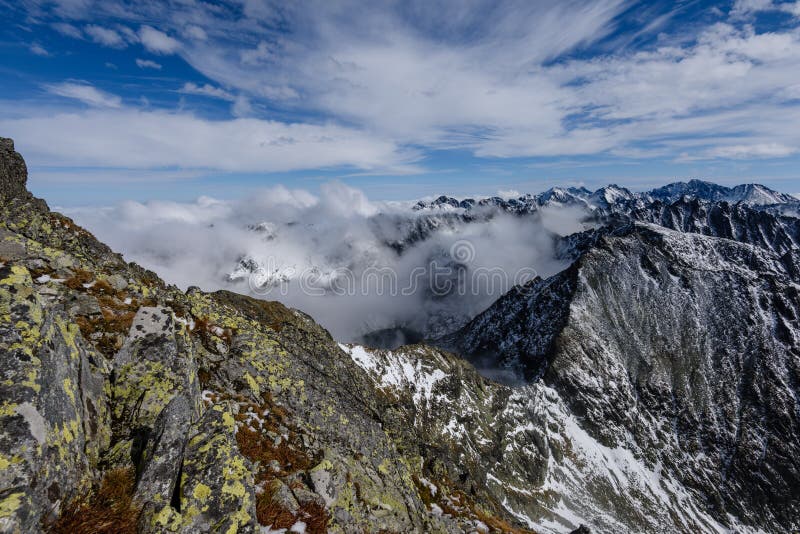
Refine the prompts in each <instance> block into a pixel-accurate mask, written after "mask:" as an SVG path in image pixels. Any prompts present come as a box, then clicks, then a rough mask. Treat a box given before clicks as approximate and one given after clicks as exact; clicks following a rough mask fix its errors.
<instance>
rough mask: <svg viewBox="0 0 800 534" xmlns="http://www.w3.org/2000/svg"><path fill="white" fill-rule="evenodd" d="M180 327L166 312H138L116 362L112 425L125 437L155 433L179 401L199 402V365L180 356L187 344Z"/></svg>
mask: <svg viewBox="0 0 800 534" xmlns="http://www.w3.org/2000/svg"><path fill="white" fill-rule="evenodd" d="M179 326H180V327H179ZM179 326H176V322H175V318H174V316H173V311H172V310H171V309H169V308H166V307H159V306H153V307H145V306H143V307H141V308H139V309H138V311H137V312H136V315H135V317H134V318H133V323H132V325H131V327H130V332H129V334H128V337H127V339H126V341H125V343H124V345H123V347H122V348H121V349H120V351H119V352H118V353H117V354H116V356H114V384H113V392H112V394H113V396H114V401H115V402H114V424H115V429H116V430H117V432H118V433H120V435H121V436H122V435H123V433H124V432H125V431H126V430H130V431H132V432H133V433H136V432H138V431H139V430H140V429H149V428H152V427H153V424H154V423H155V420H156V417H158V415H159V414H160V413H161V411H162V410H163V409H164V408H165V407H166V406H167V404H168V403H169V402H170V400H172V398H173V397H175V395H178V394H183V395H185V396H186V397H187V398H190V399H197V398H198V397H199V386H198V383H197V378H196V377H197V370H196V363H195V361H194V359H193V358H192V357H191V353H189V352H183V353H181V349H182V348H183V347H185V346H186V344H187V343H188V341H187V340H186V336H187V333H186V329H185V328H184V327H183V325H182V324H181V325H179ZM129 434H130V433H129ZM127 437H131V438H132V437H133V435H132V434H131V435H129V436H127Z"/></svg>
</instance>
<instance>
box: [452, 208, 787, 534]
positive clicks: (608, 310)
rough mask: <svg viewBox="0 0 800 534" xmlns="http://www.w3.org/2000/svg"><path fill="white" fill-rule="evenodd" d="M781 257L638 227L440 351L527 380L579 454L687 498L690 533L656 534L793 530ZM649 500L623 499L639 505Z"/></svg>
mask: <svg viewBox="0 0 800 534" xmlns="http://www.w3.org/2000/svg"><path fill="white" fill-rule="evenodd" d="M793 257H794V256H792V255H786V254H784V255H783V256H779V255H778V254H777V253H775V252H773V251H772V250H769V249H768V248H763V247H761V246H755V245H749V244H744V243H739V242H736V241H733V240H728V239H720V238H715V237H708V236H703V235H698V234H688V233H680V232H676V231H672V230H668V229H665V228H663V227H661V226H657V225H653V224H640V223H637V224H635V225H629V226H628V227H627V228H625V229H620V230H618V231H617V232H616V233H610V234H607V235H604V236H602V237H600V238H599V239H598V241H597V243H596V244H595V245H594V246H591V247H590V248H589V250H588V251H586V252H585V253H584V254H583V255H581V256H580V258H579V259H578V260H577V261H576V262H575V263H574V264H573V266H572V267H570V268H569V269H567V270H566V271H564V272H562V273H559V274H558V275H556V276H554V277H551V278H550V279H547V280H542V281H538V282H536V283H535V284H532V285H531V287H530V288H528V289H529V291H527V292H517V293H516V294H514V293H509V294H508V295H506V296H505V297H503V298H502V299H500V300H499V301H498V302H497V303H496V304H495V305H493V306H491V307H490V308H489V309H488V310H486V311H485V312H484V313H482V314H481V315H479V316H478V317H477V318H476V319H474V320H473V321H471V322H470V323H469V324H468V325H467V326H466V327H464V328H463V329H462V330H460V331H459V332H457V333H456V334H455V335H452V336H449V337H447V338H444V339H442V340H441V342H442V343H443V344H446V345H448V346H451V347H454V348H455V349H456V350H457V351H458V352H460V353H461V354H463V355H466V356H470V357H472V358H473V359H474V360H475V361H476V362H478V363H479V364H480V365H489V364H490V363H489V362H487V358H492V357H493V358H494V359H495V360H494V364H495V365H497V366H501V367H505V368H509V369H513V370H517V371H519V372H520V373H521V374H522V375H523V376H524V377H525V378H526V379H528V380H534V381H536V380H537V378H538V377H541V379H539V380H538V381H537V382H536V383H537V384H541V385H542V386H547V387H549V388H552V390H553V391H555V392H556V393H557V394H558V396H559V397H560V398H561V399H563V400H564V402H565V404H566V406H567V407H568V408H567V410H568V411H567V412H566V413H567V414H570V417H574V421H575V424H576V425H577V428H579V429H580V432H585V435H586V436H590V437H591V439H593V440H595V441H597V442H598V443H600V444H602V445H603V447H604V448H603V447H600V448H597V447H591V448H592V449H594V451H595V454H596V455H600V456H598V458H600V460H602V459H603V458H604V457H606V456H608V455H607V454H606V453H605V452H603V451H606V452H607V451H609V450H617V449H620V448H621V449H622V450H621V451H619V454H620V455H623V456H624V457H626V458H627V457H628V456H627V455H628V454H631V455H633V457H635V458H637V459H638V460H637V461H639V462H640V464H641V466H643V467H642V469H645V471H642V473H643V474H642V475H641V477H640V478H644V479H645V482H646V483H647V484H650V485H652V484H654V483H656V482H653V481H659V480H660V481H661V482H658V487H660V488H661V489H662V490H664V488H667V489H669V488H671V489H672V490H674V491H675V492H678V493H680V494H681V495H684V497H686V498H687V499H691V500H692V503H693V504H686V503H684V505H681V506H679V507H677V509H676V510H675V511H674V514H675V518H677V517H681V515H680V514H681V512H680V510H682V511H683V513H685V514H688V515H687V516H686V517H684V520H685V521H687V522H688V523H687V525H690V526H688V527H686V528H684V527H680V528H679V526H678V525H677V523H676V524H675V528H674V529H672V530H671V529H670V528H666V529H665V530H663V531H675V530H676V529H677V530H684V531H715V530H714V528H716V527H713V525H714V522H717V523H719V524H720V525H727V526H730V525H731V524H732V523H731V522H732V521H734V519H733V518H735V521H739V522H742V523H744V524H748V525H751V527H752V528H756V527H759V528H763V529H764V530H766V531H771V532H786V531H790V530H791V529H793V528H794V529H796V528H798V527H800V523H798V518H800V485H799V484H798V481H799V480H800V442H799V441H798V438H797V436H798V435H800V434H798V432H800V404H799V403H798V397H797V394H798V384H799V383H800V380H799V379H800V374H799V373H798V371H800V319H799V318H800V285H798V283H797V278H796V274H795V273H796V272H797V265H795V264H794V261H795V260H793V259H791V258H793ZM571 428H573V430H575V428H576V427H574V426H573V427H571ZM577 431H578V430H575V432H577ZM587 439H588V438H587ZM626 451H627V452H626ZM609 454H610V453H609ZM645 475H646V476H645ZM651 490H653V488H650V490H648V491H645V492H644V493H643V494H641V495H638V496H637V497H635V499H636V500H637V501H638V502H639V506H644V504H643V503H646V502H649V501H651V500H652V499H653V498H654V497H653V495H651V494H652V493H654V491H651ZM612 494H613V495H614V496H615V497H614V498H615V499H616V498H619V495H622V494H625V495H627V494H628V492H627V491H625V490H623V489H622V487H618V488H617V489H616V490H615V491H614V492H613V493H612ZM656 497H658V499H661V496H660V495H658V496H656ZM676 502H679V501H676ZM624 515H625V514H624V513H623V512H622V510H621V509H620V510H616V511H615V512H614V513H611V514H610V517H614V518H617V520H619V518H620V517H624ZM580 517H582V518H585V517H587V516H586V515H580ZM709 518H713V522H712V521H711V520H710V519H709ZM596 526H598V527H600V525H596ZM601 530H602V531H604V532H613V531H620V530H618V529H617V527H613V526H612V525H611V524H609V525H606V526H604V527H601ZM623 530H625V531H639V529H637V528H635V527H633V526H632V524H627V525H626V526H625V529H623ZM645 530H647V531H659V530H657V529H656V530H652V529H651V527H648V528H647V529H645Z"/></svg>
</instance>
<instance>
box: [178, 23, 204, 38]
mask: <svg viewBox="0 0 800 534" xmlns="http://www.w3.org/2000/svg"><path fill="white" fill-rule="evenodd" d="M183 33H184V35H186V36H187V37H189V38H190V39H195V40H197V41H205V40H207V39H208V34H206V31H205V30H204V29H203V28H201V27H200V26H194V25H189V26H186V27H185V28H184V29H183Z"/></svg>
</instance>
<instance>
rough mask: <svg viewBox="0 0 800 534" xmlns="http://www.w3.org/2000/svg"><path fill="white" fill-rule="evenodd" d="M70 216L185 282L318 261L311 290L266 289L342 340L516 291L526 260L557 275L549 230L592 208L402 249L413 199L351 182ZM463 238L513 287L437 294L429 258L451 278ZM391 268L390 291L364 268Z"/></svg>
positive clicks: (506, 221) (217, 283) (507, 221)
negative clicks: (397, 246)
mask: <svg viewBox="0 0 800 534" xmlns="http://www.w3.org/2000/svg"><path fill="white" fill-rule="evenodd" d="M67 214H68V215H70V216H72V217H74V218H75V219H76V221H78V223H80V224H82V225H84V226H85V227H87V228H88V229H89V230H91V231H92V232H93V233H95V235H97V236H98V238H100V239H101V240H103V241H104V242H106V243H108V244H109V245H111V246H112V247H113V248H114V249H116V250H120V251H122V252H123V253H124V254H125V257H126V258H128V259H131V260H134V261H136V262H137V263H139V264H141V265H143V266H145V267H147V268H150V269H153V270H155V271H156V272H158V273H159V274H160V275H161V276H163V277H164V278H165V280H167V281H168V282H171V283H176V284H178V285H179V286H181V287H187V286H189V285H199V286H200V287H202V288H203V289H206V290H215V289H229V290H233V291H237V292H244V293H251V294H252V293H253V290H252V289H251V287H252V286H249V285H248V282H247V279H246V275H244V279H240V280H231V279H229V277H228V275H229V274H230V273H231V272H233V271H234V269H235V268H236V267H237V263H238V261H239V259H240V258H242V257H249V258H250V259H252V260H253V261H255V262H257V263H258V264H259V265H261V266H262V267H263V268H264V269H265V270H268V271H269V272H272V271H274V270H284V269H285V270H286V271H284V272H287V271H288V270H289V269H291V270H292V271H293V272H294V273H295V274H297V275H300V274H301V273H306V274H308V273H309V270H310V269H315V270H316V273H317V274H318V276H317V277H315V278H311V279H307V280H306V282H307V285H306V286H305V287H303V286H300V283H299V282H298V279H297V278H294V279H293V280H292V282H290V284H289V285H288V286H285V287H284V288H283V289H285V291H281V290H279V289H278V288H274V289H273V291H272V292H271V293H268V294H266V295H265V294H264V293H263V292H262V293H260V296H261V297H262V298H267V299H270V300H274V299H277V300H281V301H282V302H284V303H286V304H288V305H290V306H294V307H298V308H300V309H302V310H304V311H306V312H308V313H310V314H311V315H312V316H314V318H315V319H317V320H318V321H320V322H321V323H322V324H323V325H324V326H325V327H326V328H328V329H330V330H331V332H332V334H333V335H334V336H335V337H337V338H338V339H342V340H347V341H350V340H354V339H356V338H357V337H358V336H359V335H362V334H364V333H366V332H368V331H374V330H377V329H381V328H387V327H393V326H398V325H399V324H403V325H410V326H411V327H414V328H419V329H423V328H425V327H426V326H428V324H429V321H431V320H435V319H436V318H438V319H439V320H441V318H442V317H443V316H444V317H453V316H455V317H459V316H472V315H474V314H476V313H478V312H479V311H481V310H482V309H485V307H486V306H488V305H489V304H490V303H491V302H492V301H494V300H495V298H497V297H498V296H499V295H500V294H502V293H503V292H504V291H505V290H507V289H509V288H510V286H511V284H513V280H514V277H515V275H516V274H517V273H519V272H520V271H521V270H522V269H525V272H530V271H531V270H532V269H536V271H537V272H538V273H539V274H540V275H542V276H548V275H550V274H553V273H554V272H556V271H558V270H560V269H562V268H563V267H564V266H565V265H564V262H562V261H559V260H555V259H554V258H553V242H552V239H551V235H550V234H549V233H548V232H547V231H546V229H547V228H556V229H558V228H561V229H563V228H565V227H570V228H572V227H575V225H576V221H577V219H578V217H579V216H581V215H583V213H580V212H578V211H573V210H566V209H564V210H551V211H550V212H548V213H546V214H543V219H544V220H540V219H539V218H538V217H536V218H533V217H531V218H527V219H520V218H519V217H512V216H508V215H505V216H504V215H499V216H497V217H495V218H493V219H492V220H490V221H486V222H477V223H473V224H456V225H455V227H453V228H451V227H449V226H448V228H447V229H445V230H444V231H441V232H435V231H434V232H433V233H432V235H430V236H428V237H427V238H426V239H423V240H419V241H416V242H414V243H411V244H409V246H408V247H407V248H406V249H405V251H404V252H403V253H402V254H398V253H397V251H396V250H394V249H393V248H391V247H389V246H388V245H387V243H386V242H387V241H389V240H396V239H402V238H404V237H407V236H408V233H407V232H409V231H410V230H411V229H412V228H413V227H414V219H415V217H416V216H417V215H419V214H418V213H416V212H412V211H411V210H410V209H409V208H408V206H406V207H400V206H398V205H394V206H392V205H388V204H384V203H380V202H374V201H371V200H370V199H369V198H367V196H366V195H365V194H364V193H363V192H361V191H360V190H357V189H353V188H351V187H348V186H347V185H345V184H342V183H340V182H330V183H324V184H322V185H321V187H320V193H319V194H318V195H313V194H311V193H309V192H308V191H304V190H296V189H294V190H290V189H287V188H286V187H282V186H278V187H274V188H271V189H266V190H257V191H254V192H252V193H250V194H249V195H248V196H247V197H246V198H243V199H240V200H233V201H220V200H215V199H213V198H208V197H201V198H199V199H198V200H197V201H195V202H185V203H181V202H163V201H161V202H147V203H140V202H124V203H122V204H120V205H118V206H115V207H112V208H109V209H104V210H96V209H92V210H80V209H78V210H69V211H67ZM380 214H382V215H380ZM298 221H300V222H301V224H297V222H298ZM253 225H260V227H261V229H262V231H254V230H252V229H248V227H249V226H253ZM578 228H579V229H583V227H582V226H579V227H578ZM153 236H158V239H153ZM267 237H269V238H267ZM460 240H468V241H469V243H470V244H471V245H472V246H473V247H474V255H472V258H471V261H469V262H468V265H465V266H464V268H465V270H466V272H469V273H472V272H475V271H478V272H480V271H484V270H488V269H491V270H498V269H499V270H502V271H503V272H505V273H506V274H507V275H508V282H509V283H508V285H503V284H496V285H493V287H492V288H490V287H489V285H488V284H483V285H480V284H476V285H472V284H469V283H468V284H467V286H466V287H465V288H464V289H466V291H464V292H461V291H453V292H452V293H451V295H449V296H447V297H437V298H432V297H431V295H430V291H429V289H430V288H431V287H432V286H431V280H430V279H427V278H426V276H428V277H432V276H434V275H433V271H434V270H433V269H430V271H429V272H427V273H421V272H420V266H430V265H431V262H436V264H437V265H438V266H439V271H440V272H439V274H440V275H441V274H442V273H441V270H442V269H444V268H445V265H446V262H447V258H445V257H443V251H449V250H452V247H453V246H454V244H455V243H457V242H459V241H460ZM387 270H390V272H393V273H394V274H395V281H396V282H395V284H394V291H392V288H391V287H390V285H389V284H388V283H387V285H386V286H384V288H383V289H384V291H380V290H379V289H378V286H377V284H376V283H375V282H376V279H375V276H372V278H371V279H372V283H371V284H370V282H369V280H370V277H368V276H367V277H364V276H363V275H364V273H365V272H369V271H373V275H374V274H377V273H376V271H377V272H380V273H381V274H380V275H379V276H383V275H384V274H386V273H387ZM344 272H347V273H351V274H352V275H353V278H350V280H352V284H349V283H348V282H347V278H346V277H344V276H342V275H343V274H344ZM243 274H244V273H243ZM531 274H532V273H531ZM290 276H291V275H290ZM340 276H342V277H341V278H339V277H340ZM465 279H466V280H469V278H465ZM325 280H328V281H336V282H338V283H339V284H338V286H337V287H338V288H339V290H340V292H341V291H342V290H346V289H350V290H351V291H350V294H347V295H344V296H340V297H337V296H336V295H335V294H332V293H331V292H328V293H327V294H320V293H319V292H317V291H314V292H313V293H312V292H311V291H304V289H307V287H309V286H314V287H315V288H319V289H321V288H323V287H325V285H326V284H325ZM365 280H366V283H360V282H361V281H365ZM319 282H321V283H319ZM412 284H414V285H412ZM328 287H330V286H328ZM438 287H440V288H441V287H442V286H441V283H439V284H438ZM400 290H403V291H400ZM409 290H411V291H409Z"/></svg>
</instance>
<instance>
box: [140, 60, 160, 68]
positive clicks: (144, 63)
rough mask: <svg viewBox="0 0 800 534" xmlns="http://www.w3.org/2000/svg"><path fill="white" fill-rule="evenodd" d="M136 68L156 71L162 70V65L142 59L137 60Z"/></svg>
mask: <svg viewBox="0 0 800 534" xmlns="http://www.w3.org/2000/svg"><path fill="white" fill-rule="evenodd" d="M136 66H137V67H139V68H140V69H156V70H161V64H160V63H156V62H155V61H152V60H150V59H140V58H136Z"/></svg>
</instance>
